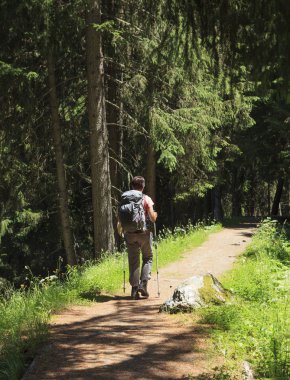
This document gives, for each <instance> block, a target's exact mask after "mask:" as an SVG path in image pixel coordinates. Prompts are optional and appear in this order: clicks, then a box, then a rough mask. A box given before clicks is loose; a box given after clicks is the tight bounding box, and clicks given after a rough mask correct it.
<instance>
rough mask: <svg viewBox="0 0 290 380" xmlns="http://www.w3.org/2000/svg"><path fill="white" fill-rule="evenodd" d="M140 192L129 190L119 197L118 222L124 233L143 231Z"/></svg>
mask: <svg viewBox="0 0 290 380" xmlns="http://www.w3.org/2000/svg"><path fill="white" fill-rule="evenodd" d="M143 199H144V195H143V193H142V191H138V190H129V191H126V192H125V193H123V194H122V195H121V201H120V203H119V210H118V214H119V221H120V223H121V225H122V228H123V230H124V231H125V232H135V231H145V230H146V220H145V210H144V206H143Z"/></svg>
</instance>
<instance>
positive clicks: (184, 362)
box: [23, 224, 254, 380]
mask: <svg viewBox="0 0 290 380" xmlns="http://www.w3.org/2000/svg"><path fill="white" fill-rule="evenodd" d="M253 231H254V225H251V224H243V225H240V226H237V227H232V228H225V229H223V230H222V231H221V232H218V233H214V234H211V235H210V236H209V238H208V240H207V241H206V242H205V243H204V244H203V245H202V246H200V247H198V248H195V249H193V250H192V251H191V252H188V253H187V254H185V255H184V257H183V258H182V259H181V260H180V261H179V262H177V263H173V264H170V265H168V266H167V267H165V268H162V269H161V270H160V290H161V297H160V298H157V285H156V275H155V274H154V275H153V278H152V280H151V282H150V286H149V292H150V298H149V299H143V300H138V301H132V300H130V299H129V297H128V296H129V293H130V288H129V286H128V287H127V292H126V295H125V297H124V296H123V295H122V293H120V294H119V295H117V296H116V297H108V298H107V300H106V302H103V303H96V304H94V305H92V306H74V307H72V308H70V309H69V310H66V311H65V312H63V313H61V314H60V315H58V316H56V317H55V318H54V319H53V322H52V324H51V337H50V339H49V342H48V344H47V345H46V346H45V347H44V348H43V349H42V350H41V352H40V353H39V355H38V356H37V357H36V358H35V360H34V362H33V364H32V365H31V367H30V369H29V370H28V372H27V373H26V375H25V376H24V377H23V380H45V379H59V380H60V379H79V380H81V379H107V380H109V379H110V380H115V379H116V380H133V379H134V380H136V379H138V380H143V379H144V380H145V379H166V380H169V379H172V380H173V379H174V380H175V379H187V378H188V375H191V376H192V377H193V378H194V377H196V376H198V375H200V374H202V373H205V372H207V371H208V370H209V369H210V365H209V361H210V360H209V358H208V355H206V352H205V351H204V350H203V349H204V341H205V339H204V338H205V335H206V327H203V328H202V327H200V326H197V325H193V326H187V325H186V326H181V325H180V323H177V321H176V318H174V317H172V316H169V315H166V314H164V313H158V309H159V306H160V305H161V303H162V302H163V301H164V300H166V299H167V298H169V296H171V294H172V291H173V289H174V288H175V287H176V286H177V285H178V284H179V283H180V282H181V281H182V280H183V279H186V278H188V277H191V276H193V275H197V274H204V273H207V272H210V273H212V274H213V275H215V276H217V277H219V276H220V275H221V274H222V273H223V272H225V271H227V270H228V269H230V268H231V267H232V264H233V262H234V261H235V259H236V257H237V256H238V255H239V254H240V253H241V252H243V251H244V249H245V247H246V245H247V244H248V243H249V242H250V240H251V236H252V233H253Z"/></svg>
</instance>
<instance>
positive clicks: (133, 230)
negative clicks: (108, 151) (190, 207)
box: [118, 176, 157, 299]
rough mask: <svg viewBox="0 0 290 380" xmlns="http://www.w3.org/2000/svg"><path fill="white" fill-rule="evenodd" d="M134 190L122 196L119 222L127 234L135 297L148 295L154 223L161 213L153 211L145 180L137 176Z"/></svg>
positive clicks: (152, 203)
mask: <svg viewBox="0 0 290 380" xmlns="http://www.w3.org/2000/svg"><path fill="white" fill-rule="evenodd" d="M131 186H132V190H129V191H126V192H125V193H123V194H122V196H121V201H120V205H119V223H118V230H119V232H121V231H120V227H121V228H122V231H123V233H124V237H125V242H126V246H127V249H128V260H129V273H130V277H129V282H130V284H131V286H132V290H131V298H132V299H139V293H140V294H141V295H142V296H143V297H146V298H148V297H149V293H148V289H147V283H148V280H149V279H150V277H151V268H152V256H153V233H152V231H151V230H150V222H152V223H154V222H155V221H156V219H157V212H156V211H154V210H153V205H154V202H153V201H152V199H151V198H150V197H149V196H148V195H145V194H143V191H144V188H145V179H144V178H143V177H141V176H136V177H134V178H133V180H132V182H131ZM140 250H141V253H142V269H141V276H140Z"/></svg>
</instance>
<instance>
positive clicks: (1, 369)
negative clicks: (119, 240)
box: [0, 225, 222, 380]
mask: <svg viewBox="0 0 290 380" xmlns="http://www.w3.org/2000/svg"><path fill="white" fill-rule="evenodd" d="M221 228H222V227H221V226H220V225H212V226H203V225H198V226H195V227H194V226H192V225H189V226H187V227H185V228H176V229H175V231H174V233H170V232H169V231H166V232H163V233H162V234H161V237H160V238H159V242H158V256H159V265H160V266H164V265H166V264H167V263H170V262H173V261H176V260H178V259H179V258H180V257H181V256H182V255H183V254H184V253H185V252H186V251H188V250H190V249H191V248H193V247H196V246H198V245H200V244H201V243H203V242H204V241H205V240H206V238H207V237H208V235H209V234H210V233H212V232H217V231H219V230H221ZM154 262H155V261H154ZM155 269H156V268H153V271H154V270H155ZM126 273H127V277H128V265H127V264H126ZM31 280H32V285H31V288H30V289H29V290H21V289H20V290H13V289H6V291H4V292H3V296H2V297H1V298H0V316H1V318H0V379H3V380H4V379H7V380H8V379H9V380H16V379H19V378H21V375H22V374H23V372H24V371H25V368H26V365H27V363H28V361H29V359H30V358H33V356H34V355H35V352H36V350H37V347H38V346H39V343H40V342H42V341H44V340H45V339H46V337H47V333H48V322H49V319H50V316H51V314H52V313H53V312H55V311H57V310H60V309H62V308H64V307H66V306H68V305H70V304H76V303H84V302H89V300H95V301H98V300H100V301H101V298H99V297H98V296H96V294H99V293H100V292H102V293H114V292H116V291H119V290H121V289H122V282H123V255H122V254H121V253H116V254H114V255H109V254H106V255H104V257H103V259H102V261H101V262H99V263H97V264H96V263H92V262H88V263H86V264H84V265H83V266H82V267H81V268H71V269H70V270H69V271H68V273H67V274H66V277H65V278H62V279H61V280H59V279H56V280H55V281H52V282H50V281H46V282H44V283H43V284H40V281H39V279H35V278H33V276H31Z"/></svg>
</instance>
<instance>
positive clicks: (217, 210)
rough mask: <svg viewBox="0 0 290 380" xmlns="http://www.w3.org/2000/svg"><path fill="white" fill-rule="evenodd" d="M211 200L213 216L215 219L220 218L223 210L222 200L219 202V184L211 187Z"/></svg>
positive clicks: (222, 215)
mask: <svg viewBox="0 0 290 380" xmlns="http://www.w3.org/2000/svg"><path fill="white" fill-rule="evenodd" d="M212 197H213V198H212V201H213V205H214V207H213V216H214V219H215V220H218V221H220V220H222V219H223V217H224V212H223V208H222V202H221V188H220V186H215V187H214V188H213V189H212Z"/></svg>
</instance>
